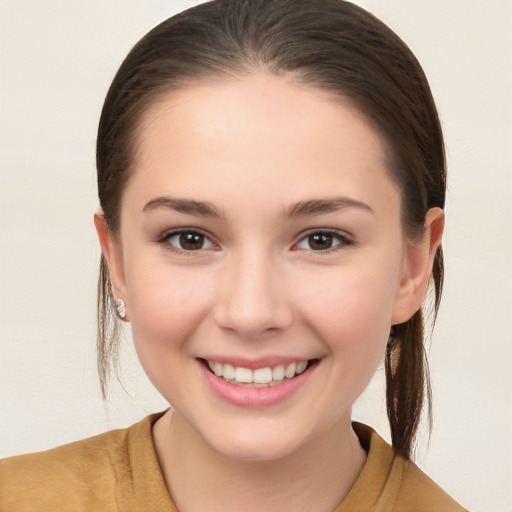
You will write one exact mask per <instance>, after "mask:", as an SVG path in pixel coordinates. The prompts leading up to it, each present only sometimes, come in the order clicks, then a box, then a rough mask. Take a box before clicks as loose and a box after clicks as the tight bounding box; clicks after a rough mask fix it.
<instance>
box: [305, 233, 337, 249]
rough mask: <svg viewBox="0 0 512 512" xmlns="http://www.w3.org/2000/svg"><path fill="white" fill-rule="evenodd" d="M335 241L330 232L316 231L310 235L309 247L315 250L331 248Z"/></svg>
mask: <svg viewBox="0 0 512 512" xmlns="http://www.w3.org/2000/svg"><path fill="white" fill-rule="evenodd" d="M332 243H333V236H332V235H331V234H329V233H316V234H314V235H310V236H308V244H309V247H310V248H311V249H313V250H315V251H321V250H325V249H330V248H331V247H332Z"/></svg>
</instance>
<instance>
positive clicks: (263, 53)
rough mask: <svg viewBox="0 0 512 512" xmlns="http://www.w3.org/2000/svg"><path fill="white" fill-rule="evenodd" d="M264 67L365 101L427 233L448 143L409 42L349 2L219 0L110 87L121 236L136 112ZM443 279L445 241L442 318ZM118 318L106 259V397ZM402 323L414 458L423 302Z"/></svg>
mask: <svg viewBox="0 0 512 512" xmlns="http://www.w3.org/2000/svg"><path fill="white" fill-rule="evenodd" d="M256 68H258V69H266V70H267V71H268V72H271V73H274V74H277V75H280V74H290V75H292V76H293V77H295V78H296V79H298V80H300V81H302V82H304V83H308V84H311V85H312V86H314V87H318V88H321V89H325V90H328V91H330V92H331V93H333V94H334V95H338V96H339V97H340V98H342V99H345V100H348V101H350V102H352V103H353V104H354V105H355V106H356V107H357V108H359V110H360V111H361V112H362V113H363V114H364V115H365V116H366V117H367V119H368V120H370V121H371V122H372V123H373V125H374V126H375V127H376V129H377V130H378V131H379V133H380V135H381V137H382V138H383V141H384V142H385V145H386V146H387V150H388V160H389V161H388V169H389V173H390V176H391V178H392V179H393V180H395V182H396V183H397V184H398V186H399V189H400V191H401V201H402V204H401V208H402V224H403V228H404V231H405V233H406V235H407V236H409V237H411V238H414V237H416V236H420V234H421V233H422V230H423V224H424V220H425V214H426V212H427V210H428V209H429V208H432V207H440V208H443V207H444V201H445V189H446V171H445V154H444V143H443V137H442V132H441V126H440V122H439V118H438V114H437V111H436V107H435V104H434V101H433V98H432V94H431V91H430V88H429V85H428V82H427V79H426V77H425V75H424V73H423V70H422V68H421V66H420V64H419V63H418V61H417V60H416V58H415V57H414V55H413V54H412V52H411V51H410V50H409V48H408V47H407V46H406V45H405V44H404V43H403V41H402V40H401V39H400V38H399V37H398V36H397V35H396V34H395V33H394V32H393V31H391V30H390V29H389V28H388V27H387V26H386V25H384V24H383V23H382V22H381V21H379V20H378V19H377V18H375V17H374V16H373V15H372V14H370V13H368V12H367V11H365V10H364V9H362V8H360V7H357V6H355V5H353V4H351V3H349V2H345V1H342V0H215V1H212V2H208V3H204V4H201V5H199V6H196V7H193V8H191V9H189V10H187V11H184V12H182V13H180V14H178V15H176V16H174V17H171V18H169V19H167V20H166V21H164V22H163V23H161V24H160V25H158V26H157V27H155V28H154V29H153V30H151V31H150V32H149V33H148V34H147V35H146V36H144V37H143V38H142V39H141V40H140V41H139V42H138V43H137V44H136V46H135V47H134V48H133V49H132V50H131V52H130V53H129V54H128V56H127V57H126V59H125V60H124V62H123V63H122V65H121V67H120V69H119V71H118V72H117V74H116V76H115V78H114V80H113V82H112V84H111V86H110V89H109V91H108V94H107V97H106V100H105V104H104V106H103V110H102V114H101V119H100V124H99V130H98V139H97V171H98V192H99V198H100V204H101V208H102V209H103V213H104V219H105V223H106V225H107V227H108V229H109V231H110V233H111V236H113V237H114V239H115V238H116V235H117V234H118V230H119V223H120V219H119V212H120V204H121V199H122V194H123V191H124V188H125V185H126V183H127V180H128V179H129V178H130V175H131V173H132V161H133V152H134V146H135V141H136V136H137V128H138V121H139V120H140V117H141V115H142V114H143V113H144V112H145V110H146V109H147V108H148V106H149V105H150V104H152V103H153V102H154V101H156V99H158V97H159V96H160V95H162V94H165V93H168V92H169V91H172V90H173V89H177V88H180V87H184V86H187V85H189V84H193V83H195V82H197V81H201V80H206V79H209V78H229V77H234V76H240V75H241V74H244V73H250V72H251V70H254V69H256ZM442 282H443V258H442V250H441V248H439V249H438V251H437V254H436V257H435V262H434V267H433V272H432V276H431V280H430V286H431V288H432V291H433V293H434V297H435V299H434V300H433V301H432V302H433V304H432V310H433V311H432V312H431V313H432V314H433V319H434V320H435V315H436V313H437V309H438V306H439V301H440V298H441V289H442ZM422 309H423V308H422ZM118 322H119V320H118V319H117V318H116V316H115V311H114V308H113V296H112V289H111V284H110V279H109V273H108V268H107V266H106V262H105V260H104V259H103V257H102V260H101V266H100V278H99V285H98V368H99V373H100V380H101V385H102V391H103V394H104V396H105V395H106V385H107V379H108V374H109V371H110V370H111V369H113V368H114V367H115V364H116V360H117V353H118V346H119V325H118ZM393 331H394V332H393V337H392V338H390V343H389V344H388V349H387V352H386V358H385V369H386V398H387V409H388V417H389V422H390V427H391V435H392V444H393V447H394V448H395V450H396V451H397V452H398V453H400V454H401V455H403V456H404V457H406V458H409V457H410V456H411V451H412V447H413V442H414V439H415V436H416V433H417V430H418V425H419V420H420V417H421V413H422V410H423V408H424V407H425V406H426V409H427V411H428V417H429V420H430V421H431V393H430V379H429V373H428V366H427V362H426V349H425V335H424V313H423V311H422V310H420V311H418V312H417V313H416V314H415V315H414V316H413V317H412V318H411V319H410V320H409V321H408V322H405V323H403V324H400V325H396V326H394V329H393Z"/></svg>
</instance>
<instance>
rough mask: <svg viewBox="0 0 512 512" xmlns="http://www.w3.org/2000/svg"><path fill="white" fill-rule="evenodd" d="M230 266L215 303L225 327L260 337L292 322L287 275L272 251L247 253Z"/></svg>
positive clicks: (242, 333) (234, 260) (284, 327)
mask: <svg viewBox="0 0 512 512" xmlns="http://www.w3.org/2000/svg"><path fill="white" fill-rule="evenodd" d="M227 267H229V268H228V269H227V270H226V273H225V274H224V277H225V279H223V282H222V284H221V286H220V290H219V292H220V293H219V296H218V300H217V303H216V305H215V320H216V322H217V324H218V325H219V326H220V327H221V328H222V329H227V330H229V331H232V332H236V333H237V334H238V335H239V336H240V337H243V338H246V339H256V338H258V337H261V336H262V335H265V334H268V333H271V332H277V331H280V330H285V329H286V328H287V327H288V326H289V325H290V324H291V322H292V319H293V311H292V307H291V300H290V297H289V295H288V293H287V286H286V283H285V279H284V275H283V272H282V271H280V269H279V268H278V266H277V265H276V264H275V262H273V261H272V258H271V257H270V256H269V255H268V254H265V253H264V252H263V251H258V250H254V251H252V252H250V253H249V252H246V254H244V255H240V257H238V258H236V259H235V258H233V259H232V260H231V261H230V262H229V263H228V264H227Z"/></svg>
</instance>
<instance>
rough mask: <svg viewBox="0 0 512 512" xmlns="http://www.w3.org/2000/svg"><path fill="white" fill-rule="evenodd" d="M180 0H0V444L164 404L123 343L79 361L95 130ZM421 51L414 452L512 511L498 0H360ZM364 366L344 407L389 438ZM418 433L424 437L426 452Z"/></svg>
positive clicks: (83, 428)
mask: <svg viewBox="0 0 512 512" xmlns="http://www.w3.org/2000/svg"><path fill="white" fill-rule="evenodd" d="M195 3H198V2H195V1H181V0H167V1H163V0H144V1H143V0H138V1H134V0H109V1H100V0H93V1H89V2H78V1H70V0H60V1H59V0H46V1H39V0H3V1H1V0H0V45H1V48H0V51H1V69H0V98H1V124H0V236H1V238H0V244H1V252H0V358H1V360H0V414H1V420H0V443H1V445H0V456H7V455H11V454H16V453H22V452H30V451H35V450H41V449H46V448H50V447H53V446H55V445H59V444H63V443H65V442H69V441H72V440H76V439H80V438H83V437H86V436H90V435H93V434H96V433H99V432H102V431H104V430H107V429H110V428H115V427H120V426H127V425H129V424H131V423H133V422H135V421H137V420H138V419H140V418H141V417H142V416H144V415H146V414H147V413H149V412H154V411H157V410H161V409H163V408H165V407H166V404H165V402H164V401H163V400H162V399H161V398H160V397H159V396H158V395H157V394H156V392H155V391H153V390H152V388H151V385H150V384H148V383H147V380H146V378H145V376H144V375H143V373H142V371H141V370H140V368H139V366H138V363H137V362H136V358H135V355H134V351H133V349H132V348H131V345H130V343H129V342H127V343H126V345H125V347H124V355H123V362H122V378H123V383H124V386H125V388H126V390H127V391H128V393H129V394H126V393H125V392H124V391H123V389H122V387H121V386H119V385H116V384H114V385H113V399H112V400H111V402H110V403H109V404H108V407H105V406H104V404H103V403H102V401H101V397H100V392H99V386H98V383H97V374H96V369H95V348H94V340H95V296H96V294H95V284H96V273H97V263H98V256H99V247H98V244H97V242H96V239H95V233H94V230H93V223H92V215H93V212H94V211H95V209H96V208H97V199H96V189H95V168H94V140H95V132H96V126H97V122H98V118H99V113H100V109H101V105H102V102H103V99H104V95H105V93H106V90H107V87H108V85H109V83H110V81H111V79H112V77H113V75H114V73H115V71H116V70H117V67H118V65H119V64H120V62H121V60H122V58H123V57H124V56H125V54H126V53H127V51H128V50H129V48H130V47H131V46H132V45H133V44H134V43H135V41H136V40H137V39H138V38H139V37H140V36H142V35H143V34H144V33H145V32H146V31H147V30H148V29H149V28H151V27H152V26H154V25H155V24H156V23H157V22H159V21H161V20H162V19H164V18H165V17H167V16H169V15H171V14H173V13H174V12H177V11H179V10H181V9H182V8H184V7H188V6H191V5H194V4H195ZM358 3H360V4H361V5H363V6H364V7H366V8H368V9H369V10H370V11H372V12H373V13H375V14H376V15H377V16H378V17H380V18H381V19H383V21H385V22H386V23H388V24H389V25H390V26H391V28H393V29H394V30H395V31H396V32H397V33H398V34H399V35H400V36H401V37H402V38H403V39H404V40H405V41H406V42H407V43H408V44H409V45H410V47H411V48H412V50H413V51H414V52H415V53H416V55H417V56H418V58H419V60H420V62H422V64H423V66H424V68H425V70H426V73H427V76H428V77H429V79H430V82H431V85H432V88H433V92H434V96H435V98H436V100H437V103H438V107H439V110H440V112H441V117H442V121H443V126H444V130H445V135H446V142H447V150H448V164H449V193H448V205H447V208H446V213H447V222H448V224H447V230H446V236H445V239H444V246H445V251H446V288H445V294H444V299H443V304H442V307H441V313H440V316H439V321H438V326H437V328H436V331H435V334H434V338H433V346H432V351H431V367H432V374H433V380H434V413H435V423H434V431H433V435H432V438H431V441H430V445H429V446H428V447H427V441H428V439H425V442H424V443H423V447H422V449H421V451H420V453H419V456H418V459H417V462H418V464H419V465H420V467H421V468H422V469H424V470H425V471H426V472H427V473H428V474H429V475H430V476H431V477H432V478H434V479H435V480H436V481H437V482H438V483H439V484H440V485H441V486H442V487H444V488H445V489H446V490H447V491H448V492H449V493H450V494H452V495H453V496H454V497H455V498H456V499H457V500H459V501H460V502H461V503H462V504H463V505H465V506H466V507H468V508H470V509H471V510H473V511H475V512H477V511H481V512H484V511H486V512H487V511H490V510H492V511H494V512H500V511H509V512H510V511H512V497H511V491H510V483H511V482H512V436H511V433H512V407H511V406H512V400H511V392H512V379H511V376H510V375H511V373H512V372H511V364H512V363H511V361H512V334H511V330H512V329H511V328H512V263H511V262H512V227H511V223H512V206H511V204H512V165H511V162H512V150H511V147H512V121H511V119H512V99H511V91H512V66H511V61H512V56H511V54H512V52H511V50H512V2H511V1H510V0H489V1H485V2H484V1H474V0H429V1H426V0H424V1H419V0H418V1H414V0H412V1H411V0H386V1H385V2H384V1H382V0H380V1H379V0H367V1H361V2H358ZM382 374H383V371H380V372H378V374H377V375H376V378H375V379H374V381H373V382H372V384H371V385H370V386H369V388H368V390H367V392H366V393H365V395H364V396H363V397H362V398H361V399H360V401H359V402H358V404H357V405H356V408H355V414H354V415H355V417H356V418H358V419H361V420H363V421H366V422H368V423H370V424H372V425H374V426H375V427H377V429H378V430H379V431H380V432H381V433H382V434H383V435H384V436H385V437H389V436H388V432H387V426H386V418H385V408H384V400H383V391H382ZM427 448H428V450H427Z"/></svg>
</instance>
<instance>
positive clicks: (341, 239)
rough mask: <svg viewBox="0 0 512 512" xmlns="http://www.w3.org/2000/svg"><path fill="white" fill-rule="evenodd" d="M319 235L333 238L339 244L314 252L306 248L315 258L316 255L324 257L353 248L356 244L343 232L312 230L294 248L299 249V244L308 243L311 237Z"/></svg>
mask: <svg viewBox="0 0 512 512" xmlns="http://www.w3.org/2000/svg"><path fill="white" fill-rule="evenodd" d="M318 235H320V236H329V237H332V239H333V241H337V242H338V243H336V244H335V245H333V246H332V247H329V248H327V249H320V250H314V249H311V248H304V250H307V251H310V252H311V254H314V255H315V256H316V255H318V256H322V255H325V254H330V253H332V252H334V251H338V250H340V249H342V248H343V247H348V246H351V245H353V244H354V240H353V238H352V237H351V236H350V235H348V234H347V233H345V232H343V231H335V230H331V229H315V230H311V231H309V232H306V233H304V234H303V235H302V236H301V239H300V240H299V241H298V242H297V243H296V244H294V247H298V246H299V244H300V243H302V242H306V243H307V240H308V239H309V238H310V237H313V236H318Z"/></svg>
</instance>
